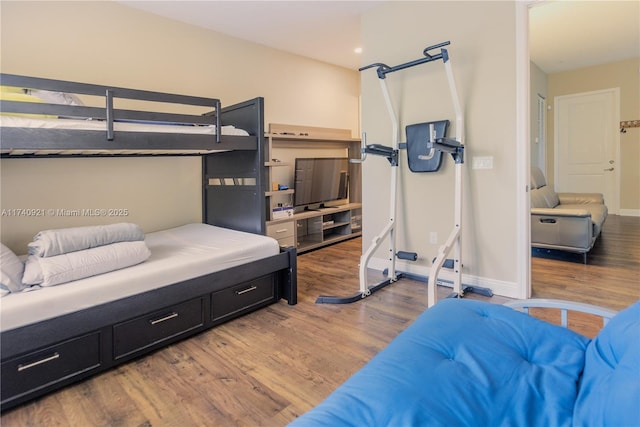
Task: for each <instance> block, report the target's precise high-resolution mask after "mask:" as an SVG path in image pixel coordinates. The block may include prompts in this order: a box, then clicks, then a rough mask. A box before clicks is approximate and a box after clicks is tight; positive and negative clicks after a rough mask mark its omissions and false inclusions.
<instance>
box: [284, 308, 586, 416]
mask: <svg viewBox="0 0 640 427" xmlns="http://www.w3.org/2000/svg"><path fill="white" fill-rule="evenodd" d="M588 342H589V340H588V339H587V338H585V337H583V336H581V335H579V334H576V333H575V332H572V331H570V330H568V329H564V328H561V327H559V326H555V325H552V324H549V323H546V322H543V321H541V320H538V319H536V318H534V317H531V316H528V315H526V314H523V313H521V312H518V311H516V310H513V309H511V308H508V307H504V306H501V305H496V304H489V303H484V302H480V301H473V300H464V299H445V300H442V301H440V302H439V303H437V304H436V305H435V306H434V307H432V308H430V309H428V310H426V311H425V312H424V313H423V314H422V315H420V316H419V317H418V318H417V319H416V321H415V322H414V323H413V324H412V325H411V326H410V327H409V328H407V329H406V330H405V331H404V332H402V333H401V334H400V335H399V336H398V337H396V339H394V340H393V341H392V342H391V343H390V344H389V345H388V346H387V347H386V348H385V349H384V350H382V351H381V352H380V353H379V354H378V355H376V356H375V357H374V358H373V359H372V360H371V361H370V362H369V363H368V364H367V365H366V366H365V367H363V368H362V369H361V370H360V371H358V372H357V373H356V374H354V375H353V376H352V377H351V378H350V379H349V380H348V381H347V382H345V383H344V384H343V385H342V386H340V387H339V388H338V389H337V390H336V391H335V392H334V393H333V394H331V395H330V396H329V397H328V398H327V399H326V400H325V401H324V402H322V403H321V404H320V405H319V406H317V407H316V408H314V409H313V410H311V411H310V412H307V413H306V414H304V415H303V416H301V417H300V418H298V419H297V420H295V421H294V422H293V423H292V425H293V426H305V425H313V426H374V425H385V426H418V425H430V426H434V425H435V426H440V425H442V426H459V425H486V426H494V425H514V426H516V425H517V426H545V427H546V426H558V425H570V424H571V418H572V413H573V407H574V403H575V398H576V394H577V383H578V379H579V376H580V373H581V372H582V368H583V364H584V351H585V349H586V347H587V344H588Z"/></svg>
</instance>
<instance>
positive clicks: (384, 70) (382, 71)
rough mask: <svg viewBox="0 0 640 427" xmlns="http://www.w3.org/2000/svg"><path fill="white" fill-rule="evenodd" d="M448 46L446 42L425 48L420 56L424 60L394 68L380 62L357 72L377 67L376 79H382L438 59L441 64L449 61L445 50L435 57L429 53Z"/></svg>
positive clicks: (441, 50)
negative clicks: (395, 72)
mask: <svg viewBox="0 0 640 427" xmlns="http://www.w3.org/2000/svg"><path fill="white" fill-rule="evenodd" d="M449 44H451V42H450V41H446V42H442V43H439V44H435V45H433V46H428V47H425V48H424V50H423V51H422V54H423V55H424V56H425V57H424V58H420V59H416V60H414V61H410V62H406V63H404V64H400V65H396V66H394V67H390V66H388V65H387V64H383V63H381V62H376V63H374V64H370V65H366V66H364V67H362V68H360V69H359V70H358V71H363V70H367V69H369V68H373V67H378V70H377V73H378V78H380V79H384V78H385V77H386V75H387V74H389V73H393V72H394V71H400V70H404V69H405V68H410V67H413V66H416V65H420V64H424V63H427V62H432V61H437V60H439V59H442V62H447V61H449V54H448V53H447V49H440V53H438V54H435V55H431V54H429V51H430V50H433V49H438V48H440V47H443V46H448V45H449Z"/></svg>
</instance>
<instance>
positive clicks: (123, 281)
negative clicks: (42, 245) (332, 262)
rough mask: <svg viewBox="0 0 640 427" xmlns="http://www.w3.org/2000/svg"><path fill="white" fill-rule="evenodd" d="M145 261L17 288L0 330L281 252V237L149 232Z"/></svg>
mask: <svg viewBox="0 0 640 427" xmlns="http://www.w3.org/2000/svg"><path fill="white" fill-rule="evenodd" d="M145 242H146V244H147V247H148V248H149V250H150V251H151V256H150V257H149V259H148V260H147V261H145V262H143V263H142V264H138V265H134V266H132V267H128V268H124V269H122V270H117V271H112V272H109V273H105V274H101V275H98V276H93V277H88V278H86V279H81V280H76V281H73V282H69V283H65V284H61V285H57V286H52V287H43V288H37V289H36V290H31V291H25V292H21V293H12V294H9V295H7V296H5V297H3V298H1V299H0V331H2V332H4V331H8V330H11V329H15V328H19V327H21V326H26V325H29V324H33V323H37V322H40V321H44V320H47V319H51V318H54V317H57V316H61V315H64V314H68V313H72V312H75V311H79V310H83V309H86V308H90V307H93V306H96V305H100V304H104V303H108V302H111V301H115V300H118V299H121V298H125V297H128V296H131V295H135V294H139V293H142V292H146V291H149V290H153V289H157V288H160V287H163V286H168V285H171V284H174V283H179V282H182V281H185V280H189V279H193V278H195V277H199V276H203V275H206V274H209V273H214V272H217V271H221V270H225V269H227V268H231V267H235V266H238V265H242V264H247V263H250V262H252V261H256V260H259V259H263V258H267V257H270V256H273V255H277V254H278V253H279V252H280V247H279V245H278V242H277V240H275V239H272V238H270V237H267V236H261V235H257V234H251V233H246V232H242V231H235V230H230V229H226V228H221V227H215V226H212V225H207V224H187V225H183V226H180V227H176V228H171V229H168V230H163V231H157V232H153V233H148V234H147V235H146V236H145Z"/></svg>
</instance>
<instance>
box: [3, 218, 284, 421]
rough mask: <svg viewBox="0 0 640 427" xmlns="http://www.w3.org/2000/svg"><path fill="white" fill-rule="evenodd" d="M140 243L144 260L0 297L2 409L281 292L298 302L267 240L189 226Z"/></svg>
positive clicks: (266, 301) (272, 243)
mask: <svg viewBox="0 0 640 427" xmlns="http://www.w3.org/2000/svg"><path fill="white" fill-rule="evenodd" d="M36 242H37V241H36ZM102 243H104V242H102ZM106 243H110V242H106ZM118 243H120V242H117V243H110V244H107V245H104V246H99V247H97V248H91V249H86V250H84V251H91V250H94V249H99V248H104V247H109V246H113V245H116V244H118ZM127 243H131V242H127ZM144 244H146V247H147V248H148V249H149V252H150V256H149V257H148V258H147V259H146V260H144V261H143V262H140V263H135V265H132V266H130V267H126V268H122V269H116V270H114V271H110V272H108V273H104V274H98V275H94V276H90V277H87V278H82V279H79V280H74V281H70V282H64V283H60V284H53V285H50V286H47V284H46V283H45V284H42V285H34V286H31V287H27V288H26V289H25V290H23V291H22V292H12V293H10V294H8V295H6V296H4V297H2V298H1V299H0V328H1V333H0V338H1V353H2V383H1V388H2V389H1V393H0V394H1V398H2V409H3V410H5V409H8V408H10V407H13V406H15V405H18V404H20V403H23V402H25V401H27V400H30V399H32V398H34V397H37V396H39V395H42V394H44V393H47V392H49V391H52V390H55V389H58V388H60V387H62V386H64V385H67V384H69V383H71V382H75V381H78V380H80V379H82V378H86V377H87V376H90V375H94V374H96V373H98V372H101V371H103V370H105V369H108V368H110V367H113V366H115V365H116V364H119V363H122V362H124V361H127V360H130V359H131V358H133V357H137V356H140V355H142V354H145V353H147V352H149V351H151V350H155V349H157V348H159V347H161V346H164V345H166V344H168V343H171V342H174V341H176V340H179V339H182V338H184V337H186V336H189V335H192V334H194V333H197V332H200V331H203V330H205V329H207V328H210V327H212V326H215V325H217V324H219V323H221V322H224V321H226V320H229V319H232V318H234V317H237V316H240V315H242V314H245V313H248V312H250V311H253V310H255V309H256V308H259V307H263V306H265V305H268V304H272V303H275V302H277V301H278V300H279V299H281V298H285V299H287V301H288V303H289V304H295V303H296V281H295V251H294V250H290V251H283V252H281V249H280V247H279V246H278V243H277V241H276V240H274V239H272V238H270V237H266V236H261V235H256V234H252V233H246V232H240V231H235V230H230V229H225V228H221V227H215V226H211V225H207V224H187V225H184V226H180V227H176V228H172V229H168V230H163V231H158V232H153V233H148V234H147V235H146V236H144ZM91 245H92V244H90V245H85V247H89V246H91ZM30 246H31V244H30ZM84 251H75V252H69V254H78V253H82V252H84ZM30 252H37V251H34V250H33V248H32V247H30ZM41 252H42V251H41ZM30 256H35V255H30ZM60 256H63V255H58V254H57V253H54V254H53V255H52V259H53V258H55V257H60ZM43 259H46V258H43ZM136 262H137V261H136ZM45 280H46V272H45Z"/></svg>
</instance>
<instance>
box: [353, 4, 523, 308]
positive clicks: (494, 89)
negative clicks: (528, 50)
mask: <svg viewBox="0 0 640 427" xmlns="http://www.w3.org/2000/svg"><path fill="white" fill-rule="evenodd" d="M515 17H516V15H515V4H514V3H513V2H500V1H496V2H486V1H484V2H474V1H469V2H444V1H443V2H389V3H385V4H383V5H382V6H380V7H378V8H376V9H374V10H372V11H371V12H369V13H368V14H366V15H365V17H364V19H363V41H364V52H365V53H364V57H363V64H368V63H373V62H384V63H386V64H388V65H397V64H400V63H404V62H407V61H410V60H413V59H418V58H420V57H421V55H422V50H423V48H424V47H426V46H428V45H433V44H436V43H439V42H442V41H445V40H450V41H451V45H450V46H449V53H450V55H451V61H452V65H453V70H454V75H455V78H456V80H457V87H458V91H459V93H460V98H461V102H462V104H463V108H464V111H465V113H466V120H465V122H466V141H465V143H466V152H465V159H466V163H465V170H464V202H463V203H464V209H463V224H462V228H463V232H462V235H463V260H462V263H463V265H464V269H463V281H464V282H465V283H470V284H480V285H481V286H488V287H491V288H493V290H494V292H496V293H500V294H503V295H512V296H515V295H518V287H519V286H518V285H517V283H516V282H517V271H516V269H517V260H516V252H517V251H516V238H517V237H516V232H517V230H516V226H517V210H516V208H517V206H516V199H517V188H516V182H515V181H516V180H515V177H516V148H517V147H516V77H515V75H516V48H515V39H516V37H515V35H516V28H515ZM480 18H481V19H480ZM361 78H362V128H363V131H365V132H367V136H368V142H369V143H379V144H384V145H391V140H392V135H391V125H390V120H389V118H388V115H387V112H386V109H385V105H384V101H383V97H382V95H381V90H380V87H379V82H378V79H377V77H376V74H375V71H374V70H369V71H367V72H365V73H363V75H362V77H361ZM386 80H387V83H388V86H389V91H390V93H391V97H392V98H393V100H394V104H395V108H396V112H397V113H399V115H400V129H401V130H400V132H401V135H400V140H401V141H404V140H405V133H404V127H405V126H407V125H409V124H412V123H420V122H426V121H431V120H439V119H450V120H452V121H454V120H455V115H454V109H453V105H452V101H451V97H450V95H449V91H448V86H447V80H446V74H445V71H444V66H443V64H442V62H441V61H439V62H434V63H428V64H424V65H420V66H417V67H413V68H410V69H407V70H404V71H401V72H397V73H393V74H390V75H388V77H387V79H386ZM449 134H450V135H455V129H451V130H450V133H449ZM475 156H492V157H493V169H490V170H472V169H471V163H472V159H473V157H475ZM401 162H402V163H401V178H400V185H399V192H398V203H399V208H398V215H397V221H398V227H399V232H398V248H397V249H398V250H405V251H413V252H417V253H418V256H419V259H418V261H417V262H416V263H412V264H406V265H405V264H403V263H399V266H400V269H401V270H402V269H404V270H405V271H407V270H409V271H413V272H416V273H418V274H424V275H428V273H429V267H430V266H431V260H432V259H433V258H434V257H435V256H436V255H437V250H438V248H439V246H440V245H441V244H443V243H444V241H445V240H446V238H447V236H448V235H449V233H450V231H451V230H452V229H453V226H454V223H453V207H454V203H453V188H454V180H455V177H454V164H453V162H452V161H451V158H450V156H448V155H446V158H445V161H444V164H443V167H442V168H441V170H440V171H439V172H437V173H421V174H420V173H411V172H409V169H408V167H407V163H406V153H405V152H402V153H401ZM388 192H389V165H388V163H387V162H386V160H384V159H381V158H374V157H369V159H368V160H367V161H366V162H365V164H364V166H363V202H364V215H363V220H364V242H365V245H368V244H369V242H371V241H372V239H373V238H374V236H375V235H376V234H377V233H378V232H379V231H380V230H381V229H382V227H383V226H384V225H385V224H386V222H387V220H388V218H389V216H388V208H387V206H388V200H389V199H388V196H387V194H388ZM432 232H435V233H437V237H438V243H437V244H430V243H429V237H430V233H432ZM387 248H388V246H386V245H383V247H382V250H380V251H378V253H377V254H376V259H375V260H373V262H372V263H373V264H375V263H378V264H379V265H380V266H381V267H383V266H384V260H385V259H386V258H387V252H386V251H387Z"/></svg>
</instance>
